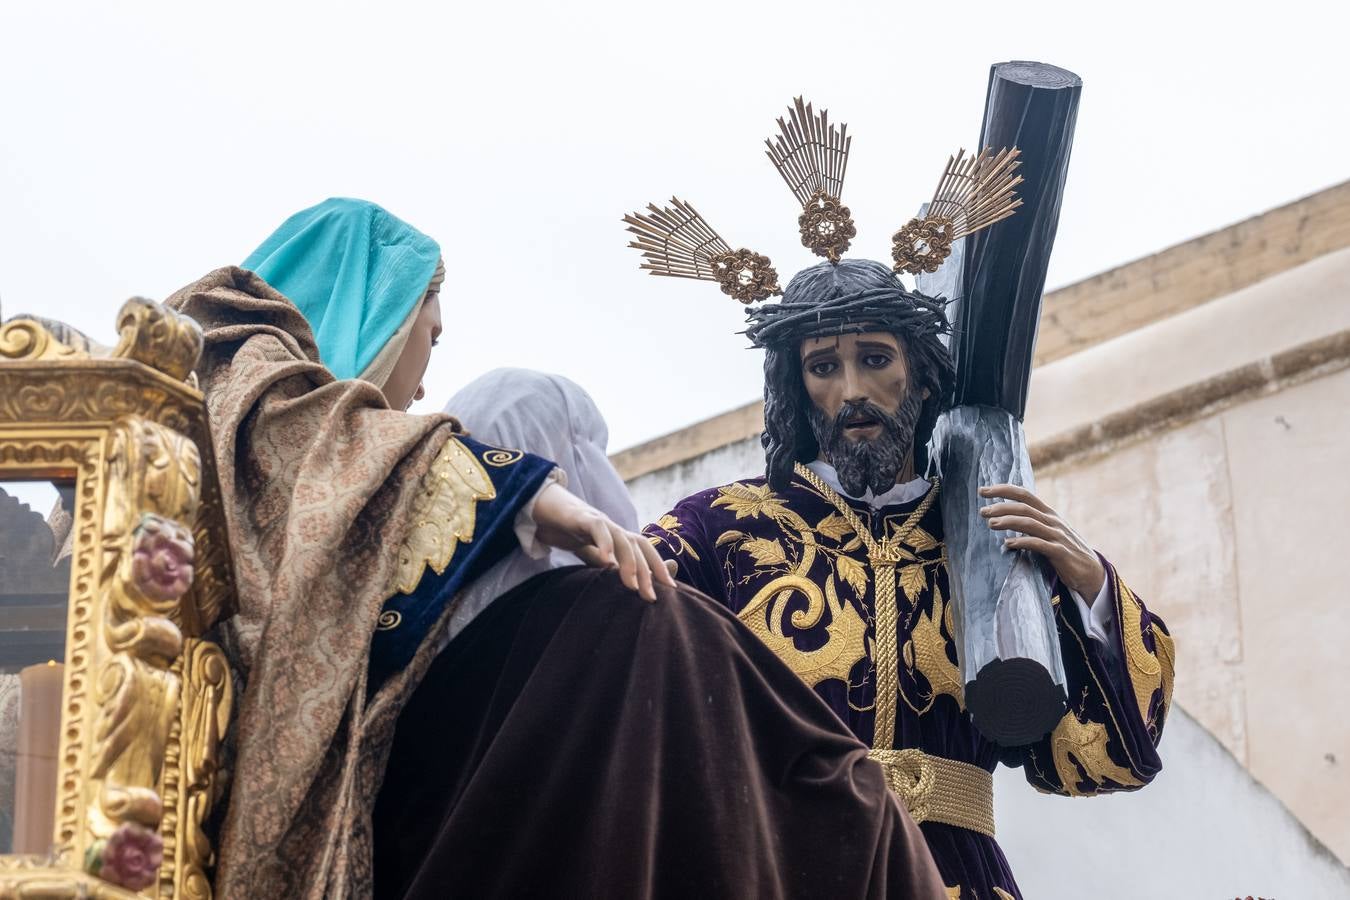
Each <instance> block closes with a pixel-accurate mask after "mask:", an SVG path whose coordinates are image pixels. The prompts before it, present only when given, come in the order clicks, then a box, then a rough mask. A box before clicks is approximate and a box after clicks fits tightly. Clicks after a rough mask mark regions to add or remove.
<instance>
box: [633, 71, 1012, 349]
mask: <svg viewBox="0 0 1350 900" xmlns="http://www.w3.org/2000/svg"><path fill="white" fill-rule="evenodd" d="M778 130H779V134H778V135H777V136H776V137H773V138H770V139H768V140H766V141H765V143H766V144H767V145H768V156H769V159H770V160H771V161H772V162H773V164H774V167H775V168H777V169H778V173H779V174H780V175H782V176H783V181H784V182H786V183H787V186H788V188H789V189H790V190H791V191H792V194H793V196H794V197H796V198H797V202H799V203H801V205H802V212H801V215H800V216H798V218H797V225H798V228H799V230H800V232H801V238H802V244H803V245H804V246H805V247H807V248H808V249H809V250H811V252H813V253H815V254H816V255H818V256H823V257H825V258H826V259H828V260H829V261H830V262H831V263H836V264H837V263H838V262H839V260H840V258H841V257H842V256H843V253H844V251H845V250H847V249H848V247H849V244H850V242H851V241H852V240H853V238H854V237H856V236H857V233H858V231H857V228H856V227H855V226H854V223H853V216H852V214H851V213H850V212H849V208H848V207H847V206H844V205H843V202H842V201H841V200H840V195H841V194H842V193H843V189H844V174H845V173H846V171H847V170H848V154H849V147H850V145H851V144H852V138H850V137H849V136H848V126H847V125H844V124H842V123H840V124H837V125H836V124H833V123H831V122H830V120H829V113H828V111H826V110H823V109H822V110H821V111H820V112H819V113H816V112H815V111H814V110H813V109H812V108H811V104H809V103H805V102H803V100H802V98H801V97H798V98H797V99H796V100H795V101H794V103H793V105H792V106H791V107H789V109H788V115H787V118H786V119H783V118H779V119H778ZM1018 155H1019V151H1018V149H1017V148H1016V147H1011V148H1004V149H1002V150H999V151H997V152H995V151H993V150H992V149H990V148H985V149H984V150H981V151H980V152H979V153H977V154H975V155H973V156H969V155H967V154H966V151H965V150H960V151H958V152H957V153H956V154H955V155H953V156H952V157H950V158H949V159H948V160H947V166H946V168H945V169H944V170H943V172H942V177H941V178H939V179H938V186H937V190H936V191H934V193H933V199H932V200H931V201H930V202H929V204H928V208H927V210H926V211H925V213H924V215H923V216H921V217H915V218H913V219H910V220H909V222H907V223H906V224H905V225H904V226H903V227H901V228H900V230H899V231H897V232H896V233H895V234H894V235H893V236H892V249H891V257H892V259H893V261H894V265H893V266H892V269H893V271H894V272H897V273H899V272H908V273H909V274H911V275H918V274H919V273H921V272H929V273H931V272H936V271H937V269H938V267H939V266H941V265H942V263H943V261H944V260H946V259H947V257H948V256H949V255H950V254H951V252H952V245H953V244H954V243H955V242H956V241H957V240H959V239H961V238H963V237H966V236H967V235H971V234H974V233H975V232H977V231H979V230H981V229H983V228H988V227H989V226H990V225H993V224H994V223H995V222H999V221H1002V220H1003V219H1006V218H1007V217H1008V216H1011V215H1012V214H1013V212H1014V211H1015V210H1016V209H1017V208H1018V207H1019V206H1021V205H1022V201H1021V200H1020V199H1018V197H1017V191H1016V188H1017V186H1018V185H1019V184H1021V183H1022V177H1021V176H1020V175H1017V174H1016V169H1017V168H1018V166H1020V165H1021V163H1020V162H1018V159H1017V157H1018ZM623 221H624V223H625V224H626V225H627V226H628V231H630V232H632V233H633V234H634V235H636V239H635V240H632V241H630V242H629V245H628V246H630V247H633V248H635V249H637V250H639V251H641V252H642V257H643V262H642V268H643V269H646V270H647V271H648V272H651V274H653V275H663V276H667V277H673V278H694V279H698V280H700V281H711V282H714V283H716V284H718V285H720V286H721V288H722V292H723V293H724V294H727V295H729V296H731V297H734V298H736V299H737V300H739V301H741V302H742V303H745V304H750V303H756V302H759V301H762V300H765V299H767V298H769V297H772V296H775V295H778V294H781V293H782V288H781V287H780V286H779V284H778V273H777V272H776V271H775V270H774V268H773V265H772V263H771V262H770V260H769V258H768V257H767V256H764V255H763V254H760V253H756V252H754V251H753V250H749V249H746V248H745V247H741V248H739V249H736V250H733V249H732V248H731V245H729V244H728V243H727V242H726V241H724V240H723V239H722V236H721V235H719V234H718V233H717V232H716V231H715V230H714V229H713V227H712V226H711V225H709V224H708V222H707V221H706V220H705V219H704V218H703V217H702V216H701V215H700V214H699V213H698V211H697V210H695V209H694V207H693V206H692V205H690V204H689V203H686V202H684V201H683V200H680V199H679V198H677V197H672V198H671V201H670V205H669V206H657V205H656V204H654V203H653V204H649V205H648V206H647V211H646V212H635V213H630V214H629V215H626V216H624V218H623ZM909 296H911V297H915V296H920V295H916V294H909ZM857 302H859V303H863V304H864V306H865V304H866V303H867V302H874V303H879V302H880V301H879V300H876V299H875V298H873V299H872V300H864V298H862V297H861V296H860V297H859V298H858V301H857ZM773 308H774V307H768V306H765V307H760V308H759V309H757V310H754V311H752V312H751V314H750V319H751V327H750V329H749V331H748V332H747V333H749V334H750V335H751V337H752V339H753V338H754V336H755V335H756V334H763V333H764V329H768V328H770V327H771V323H772V322H784V321H789V320H790V319H789V318H785V317H791V316H798V315H805V314H806V313H807V310H805V309H801V310H798V309H794V308H792V307H791V306H789V305H786V304H778V306H777V307H776V308H777V309H778V310H779V311H778V312H773V313H770V312H769V309H773ZM819 311H820V310H819V308H818V307H816V306H813V307H812V308H811V312H812V313H813V314H814V313H816V312H819ZM865 312H866V309H865V308H863V309H856V310H852V313H865ZM757 317H763V321H762V322H759V323H758V324H757V321H756V320H757ZM848 320H849V321H857V318H856V316H855V315H852V314H850V315H849V316H848ZM795 321H797V322H798V324H800V320H795ZM757 343H758V341H757Z"/></svg>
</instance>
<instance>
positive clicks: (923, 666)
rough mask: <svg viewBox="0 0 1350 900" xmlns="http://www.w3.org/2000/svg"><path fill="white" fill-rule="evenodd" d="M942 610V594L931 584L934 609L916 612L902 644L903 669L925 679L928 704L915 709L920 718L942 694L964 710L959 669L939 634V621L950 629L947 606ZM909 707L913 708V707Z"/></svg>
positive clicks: (949, 615) (941, 634)
mask: <svg viewBox="0 0 1350 900" xmlns="http://www.w3.org/2000/svg"><path fill="white" fill-rule="evenodd" d="M944 607H945V604H944V603H943V602H942V591H941V590H939V589H938V586H937V583H936V582H934V584H933V608H932V609H931V610H930V611H929V612H927V613H919V615H918V618H917V619H915V622H914V629H913V631H912V637H911V638H910V640H909V641H906V642H905V649H904V657H905V666H906V667H908V668H910V669H917V670H918V672H919V674H920V675H922V676H923V677H924V678H926V679H927V680H928V685H929V696H928V705H927V706H925V707H924V708H923V709H916V710H915V712H917V713H919V714H920V715H922V714H923V713H926V712H927V711H928V710H929V709H930V708H931V707H932V705H933V701H935V700H936V699H937V698H938V696H939V695H941V694H947V695H949V696H950V697H952V699H954V700H955V701H956V702H957V704H958V705H959V706H960V707H961V708H962V709H965V708H966V699H965V690H964V689H963V687H962V685H961V670H960V669H958V668H957V667H956V663H954V662H952V661H951V657H949V656H948V655H947V638H946V636H945V635H943V633H942V628H941V623H942V622H944V621H945V622H947V627H948V628H949V629H950V627H951V610H950V607H946V608H944ZM906 702H908V699H907V700H906ZM910 705H911V708H912V707H913V704H910Z"/></svg>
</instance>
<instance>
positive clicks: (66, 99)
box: [0, 0, 1350, 449]
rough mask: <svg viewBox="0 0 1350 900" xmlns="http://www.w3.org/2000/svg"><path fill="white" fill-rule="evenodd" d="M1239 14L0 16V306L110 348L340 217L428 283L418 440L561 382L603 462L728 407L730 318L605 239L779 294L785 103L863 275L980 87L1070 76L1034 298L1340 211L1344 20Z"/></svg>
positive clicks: (753, 390) (87, 8)
mask: <svg viewBox="0 0 1350 900" xmlns="http://www.w3.org/2000/svg"><path fill="white" fill-rule="evenodd" d="M1246 6H1247V5H1246V4H1240V3H1238V4H1235V3H1224V4H1220V3H1212V4H1211V3H1206V4H1198V3H1187V2H1181V0H1173V2H1168V3H1158V2H1130V3H1122V4H1104V3H1085V2H1076V3H1047V2H1027V3H1003V4H1000V5H997V6H995V5H981V4H979V3H966V4H959V5H958V4H935V3H915V2H907V3H902V2H895V0H891V2H872V3H847V2H837V0H836V2H826V0H821V2H817V3H814V4H805V3H794V2H776V3H762V4H738V3H735V2H727V0H724V2H720V3H704V2H694V3H678V2H664V3H646V4H644V3H622V4H619V3H608V4H599V3H575V2H574V3H549V4H508V3H498V4H489V3H479V4H472V5H469V4H451V3H438V4H410V3H394V2H385V3H381V4H379V5H378V6H376V5H375V4H370V5H368V6H356V5H347V4H341V3H335V2H326V3H321V4H305V5H301V4H294V3H280V2H273V3H267V4H257V3H240V2H232V3H228V4H225V3H218V4H211V5H210V6H209V7H208V6H206V5H202V4H189V3H164V4H149V3H131V2H125V3H115V4H113V3H87V4H67V3H37V2H29V3H17V2H16V3H5V4H4V5H3V6H2V7H0V84H3V86H4V87H3V90H0V127H3V138H2V139H0V301H2V302H3V309H4V314H5V315H13V314H15V313H18V312H21V311H36V312H40V313H42V314H45V315H49V316H53V317H56V318H62V319H65V320H67V321H69V322H70V323H72V324H74V325H76V326H77V327H80V328H82V329H84V330H86V331H88V332H90V333H91V334H92V335H93V336H95V337H97V338H101V339H103V340H111V339H112V320H113V316H114V314H115V313H116V310H117V308H118V307H119V305H120V304H121V302H122V301H123V300H124V299H125V298H126V297H128V296H130V295H132V294H142V295H146V296H150V297H154V298H157V299H158V298H162V297H164V296H165V295H167V294H169V293H170V292H171V291H173V290H174V289H176V288H178V287H180V286H182V285H183V284H186V283H188V282H190V281H192V280H193V279H195V278H197V277H199V276H200V275H202V274H204V273H205V272H207V271H209V270H210V269H213V268H215V267H217V266H221V265H225V264H229V263H236V262H238V261H240V260H242V259H243V258H244V257H245V256H246V255H247V254H248V253H249V251H250V250H252V249H253V247H254V246H255V245H256V244H257V243H259V242H260V241H261V240H262V239H263V238H264V237H265V236H266V235H267V234H268V233H269V232H270V231H271V230H272V229H273V228H274V227H275V226H276V225H277V224H279V223H280V222H281V220H282V219H283V218H285V217H286V216H287V215H288V214H290V213H292V212H294V211H295V210H297V209H300V208H302V207H304V206H308V205H310V204H313V203H315V202H317V201H319V200H321V199H323V198H325V197H328V196H334V195H347V196H359V197H366V198H369V199H372V200H375V201H377V202H379V203H381V204H383V205H385V206H386V207H388V208H389V209H390V210H391V211H393V212H394V213H395V214H397V215H399V216H401V217H403V218H405V219H407V220H408V221H409V222H411V223H413V224H414V225H416V226H417V227H419V228H421V229H422V230H424V231H426V232H428V233H429V234H431V235H433V236H434V237H436V238H437V239H438V240H439V241H440V242H441V244H442V246H443V247H444V250H445V257H446V261H447V264H448V267H449V270H450V273H449V278H448V280H447V283H446V287H445V290H444V293H443V295H442V298H443V300H442V302H443V303H444V304H445V308H446V315H447V339H446V340H445V341H444V342H443V344H442V347H441V349H440V350H439V351H438V354H439V355H438V356H437V357H436V358H435V359H433V361H432V366H431V371H430V372H429V375H428V382H427V384H428V388H429V390H430V394H431V396H430V397H429V398H428V401H427V402H426V403H424V404H423V405H422V407H420V408H423V409H434V408H439V406H440V404H441V402H443V400H444V398H446V397H448V396H449V395H450V394H451V393H452V392H453V391H454V389H455V388H457V387H458V386H459V385H461V384H463V383H464V382H465V381H467V380H469V379H470V378H472V377H473V376H474V375H476V374H478V373H480V372H482V371H485V370H486V369H489V368H492V367H494V366H499V365H517V366H529V367H534V368H539V369H545V370H550V371H555V372H561V373H563V374H566V375H568V376H570V377H572V378H574V379H575V380H577V381H578V382H580V383H581V384H582V385H583V386H585V387H586V388H587V389H588V390H590V392H591V393H592V395H593V396H594V397H595V398H596V400H597V401H598V402H599V404H600V406H601V408H602V409H603V410H604V412H605V413H606V415H607V416H608V418H609V421H610V426H611V449H619V448H622V447H624V446H628V445H631V444H633V443H637V442H639V441H642V440H645V439H647V438H650V437H654V436H657V435H659V434H663V433H665V432H668V431H671V430H673V429H676V428H679V427H681V426H684V425H687V424H689V423H691V422H694V421H697V420H699V419H702V418H705V417H707V416H709V415H712V414H714V413H717V412H720V411H723V410H725V409H729V408H731V407H734V406H737V405H739V404H742V403H744V402H747V401H749V400H751V399H753V398H754V397H756V396H758V395H759V392H760V373H759V365H760V359H759V356H758V354H756V353H754V352H750V351H746V350H744V349H742V348H743V346H744V340H743V338H741V337H739V336H737V335H736V334H735V333H734V332H735V331H737V330H738V329H739V327H740V323H741V315H742V310H741V307H740V306H739V304H736V303H735V302H733V301H731V300H729V299H727V298H726V297H724V296H723V295H722V294H721V293H719V292H718V290H717V289H716V287H715V286H712V285H707V284H701V283H698V282H688V281H680V280H671V279H657V278H650V277H648V276H646V275H644V274H641V273H639V271H638V270H637V264H638V261H639V260H638V258H637V254H636V252H635V251H632V250H628V249H626V247H625V244H626V235H625V233H624V231H623V228H622V226H621V224H620V222H619V219H620V217H621V216H622V214H623V213H625V212H627V211H629V210H632V209H636V208H638V207H641V206H642V205H644V204H645V203H646V202H647V201H649V200H656V201H659V200H663V199H665V198H668V197H669V196H670V194H671V193H672V192H678V194H679V195H680V196H681V197H683V198H685V199H688V200H690V201H691V202H693V203H694V204H695V205H696V206H697V207H698V208H699V209H700V211H702V212H703V213H704V215H705V216H706V217H707V218H708V219H710V220H711V222H712V224H713V225H714V227H716V228H717V229H718V230H719V231H721V233H722V234H723V236H725V237H726V238H727V239H728V240H729V241H730V242H731V243H732V244H733V246H735V245H740V244H745V245H748V246H751V247H753V248H755V249H757V250H759V251H760V252H764V253H767V254H769V255H770V256H771V257H772V258H773V260H774V262H775V264H776V266H777V267H778V269H779V271H780V272H781V273H783V275H784V276H785V277H786V276H787V275H790V274H791V273H792V272H795V271H796V270H797V269H799V268H802V267H804V266H805V265H808V264H810V263H811V262H812V261H813V258H812V257H811V256H810V255H809V254H808V252H807V251H806V250H804V249H803V248H802V247H801V246H800V245H799V243H798V241H797V233H796V215H797V212H798V210H797V209H796V208H795V204H794V202H793V200H792V197H791V195H790V194H789V192H788V191H787V189H786V188H785V187H784V186H783V184H782V182H781V180H780V179H779V178H778V175H777V174H776V173H775V172H774V171H773V168H772V166H771V165H770V164H769V162H768V160H767V159H766V158H765V156H764V153H763V150H762V148H763V139H764V138H765V137H767V136H769V135H770V134H771V133H772V130H773V128H774V124H773V122H774V118H775V117H776V116H778V115H780V114H781V113H782V111H783V110H784V109H785V107H786V105H787V103H788V102H789V100H790V98H791V97H792V96H793V95H795V94H797V93H804V94H805V95H806V96H807V98H808V99H811V100H813V101H814V102H815V103H816V104H817V105H818V106H826V107H827V108H829V109H830V111H831V114H832V116H833V117H834V118H836V119H838V120H843V121H846V122H847V123H848V124H849V126H850V133H851V134H853V135H854V143H853V156H852V160H851V163H850V166H849V173H848V182H847V184H846V185H845V189H844V199H845V201H846V202H847V203H848V204H849V205H850V206H851V207H852V209H853V211H854V215H855V217H856V219H857V221H858V226H859V237H858V239H857V240H856V241H855V242H854V246H853V252H854V253H855V254H857V255H865V256H871V257H873V258H879V259H886V258H887V255H888V253H889V246H888V244H889V236H890V234H891V233H892V231H894V230H895V229H896V228H897V227H898V226H899V225H901V224H903V223H904V221H905V220H907V219H908V218H909V217H910V215H912V214H913V213H914V211H915V209H916V208H917V206H918V204H919V203H921V202H922V201H924V200H925V199H927V195H928V193H929V192H930V191H931V190H932V186H933V184H934V182H935V179H936V177H937V175H938V173H939V170H940V168H941V166H942V164H943V162H944V161H945V159H946V155H947V154H948V153H950V152H951V151H952V150H954V149H955V148H956V147H958V146H961V145H965V146H968V147H969V146H972V145H973V143H974V142H975V140H976V139H977V137H978V132H979V122H980V116H981V112H982V109H983V102H984V90H985V83H986V80H987V77H988V67H989V64H990V63H992V62H996V61H1001V60H1006V59H1038V60H1043V61H1046V62H1052V63H1055V64H1057V65H1061V66H1064V67H1065V68H1068V69H1072V70H1073V71H1075V72H1077V73H1078V74H1080V75H1081V76H1082V78H1083V81H1084V84H1085V87H1084V92H1083V98H1082V105H1081V108H1080V114H1079V119H1078V132H1077V141H1076V144H1075V148H1074V155H1073V164H1072V167H1071V169H1070V173H1069V189H1068V194H1067V196H1066V199H1065V203H1064V208H1063V214H1062V219H1061V223H1060V231H1059V240H1058V245H1057V248H1056V252H1055V258H1054V261H1053V263H1052V265H1051V268H1050V282H1049V287H1051V288H1053V287H1056V286H1058V285H1062V284H1066V283H1069V282H1071V281H1075V280H1077V279H1079V278H1083V277H1086V276H1089V275H1092V274H1094V273H1096V272H1099V271H1101V270H1103V269H1107V268H1110V267H1112V266H1115V265H1118V264H1120V263H1123V262H1127V261H1129V260H1131V259H1134V258H1137V257H1140V256H1144V255H1147V254H1150V253H1153V252H1155V251H1157V250H1159V249H1162V248H1163V247H1166V246H1169V245H1171V244H1174V243H1176V242H1178V241H1181V240H1185V239H1187V238H1190V237H1193V236H1195V235H1197V234H1201V233H1203V232H1206V231H1210V230H1213V229H1215V228H1219V227H1222V226H1224V225H1226V224H1229V223H1232V222H1234V221H1237V220H1240V219H1243V218H1246V217H1248V216H1250V215H1253V214H1255V213H1258V212H1261V211H1263V210H1266V209H1268V208H1270V207H1273V206H1277V205H1280V204H1282V203H1285V202H1288V201H1290V200H1293V199H1295V198H1297V197H1300V196H1302V195H1305V194H1308V193H1311V192H1314V191H1317V190H1319V189H1321V188H1324V187H1327V186H1329V185H1332V184H1335V183H1338V182H1340V181H1343V180H1345V179H1346V178H1348V177H1350V152H1348V151H1347V137H1350V122H1348V119H1350V115H1348V113H1347V102H1346V98H1345V94H1346V91H1345V83H1346V77H1345V64H1344V59H1345V55H1346V27H1345V26H1346V22H1345V21H1343V20H1341V21H1338V20H1337V17H1342V19H1343V17H1344V15H1345V14H1344V13H1341V12H1334V10H1338V9H1344V6H1345V5H1344V4H1341V3H1331V4H1328V3H1325V2H1304V0H1285V2H1281V3H1278V4H1261V5H1260V6H1259V8H1258V7H1256V5H1255V4H1251V6H1252V10H1251V11H1248V10H1247V9H1246ZM433 401H434V402H433Z"/></svg>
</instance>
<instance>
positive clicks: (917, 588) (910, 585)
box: [899, 563, 928, 605]
mask: <svg viewBox="0 0 1350 900" xmlns="http://www.w3.org/2000/svg"><path fill="white" fill-rule="evenodd" d="M899 581H900V589H901V590H903V591H904V592H905V599H906V600H908V601H909V602H910V604H911V605H913V604H914V603H915V602H916V601H917V600H918V598H919V594H921V593H922V592H923V589H924V588H925V587H927V586H928V576H927V575H926V574H925V573H924V570H923V566H922V565H920V564H918V563H916V564H914V565H912V566H905V567H904V568H903V569H901V570H900V578H899Z"/></svg>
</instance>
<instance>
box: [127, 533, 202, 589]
mask: <svg viewBox="0 0 1350 900" xmlns="http://www.w3.org/2000/svg"><path fill="white" fill-rule="evenodd" d="M192 554H193V541H192V534H191V533H190V532H189V531H188V530H187V529H186V528H184V527H183V526H182V525H179V524H178V523H177V522H175V521H173V520H172V519H166V518H164V517H162V516H155V515H149V514H147V515H144V516H141V523H140V525H138V526H137V527H136V535H135V543H134V544H133V545H132V550H131V574H132V577H133V578H134V579H135V581H136V587H138V588H140V589H141V592H142V593H144V594H145V595H146V596H147V597H150V598H152V599H154V600H159V601H167V600H176V599H178V598H179V597H181V596H183V594H185V593H187V589H188V588H190V587H191V586H192V577H193V568H192Z"/></svg>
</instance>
